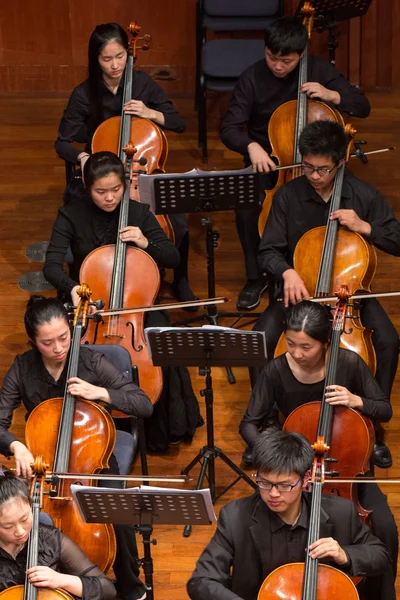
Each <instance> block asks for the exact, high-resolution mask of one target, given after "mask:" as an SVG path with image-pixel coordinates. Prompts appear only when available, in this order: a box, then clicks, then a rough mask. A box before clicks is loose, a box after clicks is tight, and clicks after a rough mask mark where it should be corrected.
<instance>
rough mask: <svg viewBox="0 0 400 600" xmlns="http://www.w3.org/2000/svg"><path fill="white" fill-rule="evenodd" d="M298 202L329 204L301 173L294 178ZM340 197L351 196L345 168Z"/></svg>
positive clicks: (348, 197) (349, 197) (347, 197)
mask: <svg viewBox="0 0 400 600" xmlns="http://www.w3.org/2000/svg"><path fill="white" fill-rule="evenodd" d="M296 182H297V188H298V194H299V199H300V202H317V203H318V204H329V202H330V200H329V202H325V201H324V200H323V199H322V198H321V196H320V195H319V194H317V192H316V191H315V189H314V188H313V186H312V185H311V183H309V181H308V179H307V177H306V176H305V175H302V176H301V177H298V178H297V179H296ZM341 197H342V198H346V199H351V198H352V197H353V194H352V190H351V186H350V184H349V181H348V176H347V169H346V170H345V172H344V178H343V187H342V195H341Z"/></svg>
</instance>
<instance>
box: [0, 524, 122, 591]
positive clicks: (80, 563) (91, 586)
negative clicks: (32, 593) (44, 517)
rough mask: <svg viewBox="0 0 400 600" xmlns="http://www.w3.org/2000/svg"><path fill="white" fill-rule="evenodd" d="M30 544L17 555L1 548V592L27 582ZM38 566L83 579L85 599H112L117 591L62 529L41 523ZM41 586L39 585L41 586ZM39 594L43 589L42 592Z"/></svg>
mask: <svg viewBox="0 0 400 600" xmlns="http://www.w3.org/2000/svg"><path fill="white" fill-rule="evenodd" d="M27 549H28V545H27V544H25V546H24V547H23V549H22V550H21V552H19V553H18V554H17V556H16V557H15V558H14V557H13V556H11V555H10V554H8V552H6V550H4V549H3V548H0V591H3V590H7V589H8V588H10V587H12V586H14V585H24V583H25V571H26V561H27ZM37 564H38V565H40V566H45V567H49V568H50V569H53V570H54V571H59V572H60V573H64V574H67V575H75V576H76V577H79V579H80V580H81V581H82V587H83V590H82V599H83V600H111V599H112V598H115V596H116V590H115V588H114V586H113V584H112V582H111V580H110V579H108V577H106V576H105V575H104V573H102V572H101V571H100V569H99V568H98V567H96V565H94V564H92V563H91V562H90V560H89V559H88V558H87V556H86V555H85V554H84V553H83V552H82V550H81V549H80V548H78V546H77V545H76V544H75V543H74V542H73V541H72V540H71V539H70V538H68V537H67V536H66V535H64V534H63V533H61V531H60V530H59V529H55V528H53V527H47V526H45V525H40V526H39V549H38V563H37ZM39 589H40V588H39ZM39 593H40V591H39Z"/></svg>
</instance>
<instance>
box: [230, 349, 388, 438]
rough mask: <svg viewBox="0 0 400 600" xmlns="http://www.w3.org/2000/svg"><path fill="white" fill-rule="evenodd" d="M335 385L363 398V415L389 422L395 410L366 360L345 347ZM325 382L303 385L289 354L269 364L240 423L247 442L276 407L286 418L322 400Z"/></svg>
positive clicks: (339, 360)
mask: <svg viewBox="0 0 400 600" xmlns="http://www.w3.org/2000/svg"><path fill="white" fill-rule="evenodd" d="M335 383H336V384H337V385H341V386H343V387H346V388H347V389H348V390H349V391H350V392H351V393H352V394H355V395H357V396H360V397H361V398H362V400H363V403H364V409H363V411H362V414H363V415H365V416H366V417H370V418H371V419H374V420H377V421H389V419H390V418H391V416H392V407H391V406H390V402H389V399H388V398H386V396H385V395H384V393H383V392H382V390H381V388H380V387H379V385H378V383H377V381H376V379H375V378H374V377H373V376H372V374H371V372H370V370H369V369H368V367H367V365H366V364H365V362H364V361H363V359H362V358H361V357H360V356H359V355H358V354H356V353H355V352H352V351H351V350H346V349H344V348H340V349H339V358H338V364H337V377H336V381H335ZM324 385H325V379H323V380H322V381H317V382H316V383H301V382H300V381H299V380H298V379H296V377H295V376H294V375H293V373H292V371H291V369H290V367H289V364H288V361H287V358H286V355H285V354H282V355H281V356H278V357H277V358H274V359H273V360H271V361H270V362H269V363H267V364H266V365H265V367H264V368H263V370H262V371H261V374H260V376H259V378H258V379H257V383H256V385H255V386H254V389H253V393H252V395H251V397H250V401H249V405H248V407H247V409H246V412H245V414H244V417H243V419H242V421H241V423H240V426H239V431H240V434H241V436H242V437H243V438H244V440H245V441H246V442H247V443H248V444H251V445H253V444H254V442H255V441H256V439H257V437H258V436H259V434H260V431H259V428H262V427H263V426H265V422H266V421H267V420H268V418H269V416H270V414H271V411H272V408H273V406H274V404H277V406H278V408H279V410H280V411H281V412H282V413H283V416H284V417H285V418H286V417H288V416H289V415H290V413H291V412H292V411H293V410H294V409H295V408H297V407H298V406H301V405H302V404H305V403H306V402H312V401H313V400H321V398H322V394H323V391H324Z"/></svg>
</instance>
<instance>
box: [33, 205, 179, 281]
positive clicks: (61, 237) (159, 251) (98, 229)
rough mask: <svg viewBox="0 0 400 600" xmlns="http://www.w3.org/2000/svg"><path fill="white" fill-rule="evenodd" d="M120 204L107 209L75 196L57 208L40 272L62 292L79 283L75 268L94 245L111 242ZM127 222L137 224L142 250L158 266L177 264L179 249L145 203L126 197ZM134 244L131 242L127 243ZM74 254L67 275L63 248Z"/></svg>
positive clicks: (76, 268)
mask: <svg viewBox="0 0 400 600" xmlns="http://www.w3.org/2000/svg"><path fill="white" fill-rule="evenodd" d="M119 212H120V205H119V206H118V207H117V208H116V209H115V210H114V211H112V212H111V213H108V212H105V211H104V210H102V209H101V208H98V207H97V206H96V205H95V204H94V203H93V202H92V200H91V199H90V198H88V197H86V196H85V197H84V198H78V199H76V200H74V201H72V202H71V203H70V204H68V205H67V206H62V207H61V208H59V209H58V215H57V219H56V221H55V223H54V226H53V232H52V234H51V239H50V243H49V247H48V250H47V254H46V262H45V264H44V268H43V272H44V276H45V277H46V279H47V280H48V281H50V283H52V284H53V285H54V287H55V288H56V289H57V290H58V291H59V292H62V293H69V292H70V291H71V289H72V288H73V287H74V286H75V285H78V283H79V270H80V268H81V265H82V262H83V261H84V259H85V258H86V256H87V255H88V254H89V253H90V252H91V251H92V250H94V249H95V248H99V247H100V246H105V245H106V244H115V242H116V239H117V235H118V219H119ZM128 225H133V226H136V227H139V228H140V229H141V231H142V233H143V235H144V236H145V237H146V238H147V239H148V240H149V245H148V246H147V248H146V250H145V251H146V252H147V253H148V254H149V255H150V256H151V257H152V258H153V259H154V260H155V261H156V262H157V263H158V265H159V266H160V267H165V268H168V269H174V268H175V267H177V266H178V264H179V252H178V250H177V249H176V247H175V246H174V245H173V244H172V242H171V241H170V240H169V239H168V238H167V237H166V235H165V234H164V232H163V230H162V229H161V227H160V225H159V224H158V222H157V219H156V218H155V216H154V215H153V214H152V213H151V212H150V210H149V206H148V204H143V203H140V202H136V201H134V200H130V201H129V214H128ZM129 244H130V245H131V246H135V244H133V243H129ZM69 247H71V250H72V254H73V257H74V262H73V265H72V266H71V270H70V276H68V275H67V274H66V273H65V271H64V269H63V263H64V260H65V254H66V252H67V249H68V248H69Z"/></svg>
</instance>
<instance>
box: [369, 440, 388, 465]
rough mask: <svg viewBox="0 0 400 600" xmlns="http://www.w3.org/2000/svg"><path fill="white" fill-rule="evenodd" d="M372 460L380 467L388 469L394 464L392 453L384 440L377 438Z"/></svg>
mask: <svg viewBox="0 0 400 600" xmlns="http://www.w3.org/2000/svg"><path fill="white" fill-rule="evenodd" d="M372 462H373V463H374V465H375V466H376V467H379V468H380V469H388V468H389V467H391V466H392V454H391V452H390V450H389V447H388V446H387V445H386V444H385V442H384V441H383V440H379V439H377V440H376V442H375V444H374V451H373V452H372Z"/></svg>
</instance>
